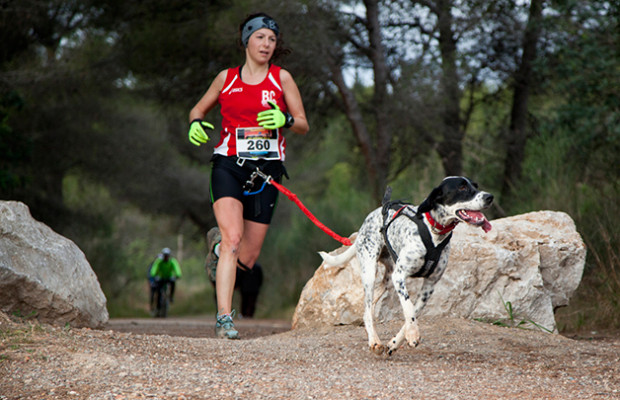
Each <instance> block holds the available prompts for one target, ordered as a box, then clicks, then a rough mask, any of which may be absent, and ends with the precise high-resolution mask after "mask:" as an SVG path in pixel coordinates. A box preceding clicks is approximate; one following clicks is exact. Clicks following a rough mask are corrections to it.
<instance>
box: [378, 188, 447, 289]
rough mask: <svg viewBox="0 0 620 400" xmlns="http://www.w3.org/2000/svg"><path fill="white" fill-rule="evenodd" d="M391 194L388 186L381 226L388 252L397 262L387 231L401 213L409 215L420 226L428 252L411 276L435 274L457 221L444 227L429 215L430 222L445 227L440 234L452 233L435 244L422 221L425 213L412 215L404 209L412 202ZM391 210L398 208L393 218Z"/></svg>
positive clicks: (419, 229) (423, 276)
mask: <svg viewBox="0 0 620 400" xmlns="http://www.w3.org/2000/svg"><path fill="white" fill-rule="evenodd" d="M391 196H392V188H390V187H388V188H387V189H386V191H385V195H384V197H383V208H382V214H383V226H382V227H381V233H382V234H383V239H384V241H385V246H386V247H387V249H388V252H389V253H390V255H391V256H392V260H394V262H396V261H397V260H398V255H397V254H396V252H395V251H394V248H393V247H392V245H391V244H390V241H389V240H388V235H387V231H388V228H389V227H390V225H391V224H392V222H394V221H395V220H396V218H398V217H399V216H401V215H405V216H407V218H409V219H410V220H411V221H413V222H415V224H416V225H417V226H418V232H419V233H420V238H421V239H422V243H424V247H426V254H425V255H424V265H423V266H422V268H421V269H420V270H419V271H418V272H416V273H415V274H413V275H410V276H411V277H412V278H428V277H429V276H431V275H432V274H433V272H435V268H436V267H437V264H438V263H439V258H440V257H441V253H442V252H443V249H444V248H445V247H446V245H447V244H448V243H450V239H451V238H452V232H451V231H452V229H454V227H455V226H456V223H454V224H452V225H448V226H445V227H444V226H443V225H439V224H437V223H436V222H435V221H434V220H433V219H432V217H430V215H427V218H429V217H430V219H429V222H430V223H431V224H433V226H435V227H437V225H439V226H440V227H441V228H443V229H442V230H441V232H439V233H440V234H442V235H444V234H446V233H448V232H450V234H449V235H448V236H447V237H446V238H445V239H444V240H443V241H442V242H441V243H439V245H437V246H435V245H434V244H433V240H432V239H431V234H430V232H429V229H428V227H427V226H426V224H424V221H422V217H423V216H424V214H420V213H417V212H416V214H415V215H413V216H412V215H410V214H407V213H403V211H404V210H406V209H407V207H409V206H411V204H410V203H405V202H402V201H399V200H395V201H391V200H390V197H391ZM389 210H396V212H395V213H394V215H392V218H389V216H388V213H389ZM426 214H428V213H426Z"/></svg>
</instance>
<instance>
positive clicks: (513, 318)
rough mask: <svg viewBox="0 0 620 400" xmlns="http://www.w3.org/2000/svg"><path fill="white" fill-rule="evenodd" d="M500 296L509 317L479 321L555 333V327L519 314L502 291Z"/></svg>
mask: <svg viewBox="0 0 620 400" xmlns="http://www.w3.org/2000/svg"><path fill="white" fill-rule="evenodd" d="M499 297H500V299H501V301H502V304H503V305H504V309H505V310H506V314H507V318H500V319H498V320H491V321H487V320H484V319H477V320H478V321H481V322H490V323H491V324H493V325H497V326H503V327H508V328H518V329H526V330H531V329H538V330H541V331H545V332H547V333H553V329H549V328H546V327H544V326H542V325H540V324H538V323H536V322H534V321H532V320H531V319H530V318H527V317H525V318H524V317H522V316H520V315H518V314H517V313H516V312H515V310H514V308H513V306H512V302H510V301H505V300H504V297H503V296H502V295H501V293H500V294H499ZM532 327H534V328H532Z"/></svg>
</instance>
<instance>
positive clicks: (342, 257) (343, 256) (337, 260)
mask: <svg viewBox="0 0 620 400" xmlns="http://www.w3.org/2000/svg"><path fill="white" fill-rule="evenodd" d="M319 254H320V255H321V257H323V260H325V263H326V264H328V265H330V266H332V267H335V266H337V265H342V264H344V263H346V262H348V261H349V260H350V259H352V258H353V257H354V256H355V243H353V245H351V246H348V247H347V249H346V250H345V251H343V252H342V253H340V254H336V255H334V256H332V255H331V254H327V253H326V252H324V251H319Z"/></svg>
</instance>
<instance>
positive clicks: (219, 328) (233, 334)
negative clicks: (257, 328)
mask: <svg viewBox="0 0 620 400" xmlns="http://www.w3.org/2000/svg"><path fill="white" fill-rule="evenodd" d="M234 316H235V310H232V312H231V313H230V314H224V315H220V314H219V313H218V314H217V321H216V322H215V336H216V337H218V338H221V339H239V332H237V330H236V329H235V324H234V323H233V317H234Z"/></svg>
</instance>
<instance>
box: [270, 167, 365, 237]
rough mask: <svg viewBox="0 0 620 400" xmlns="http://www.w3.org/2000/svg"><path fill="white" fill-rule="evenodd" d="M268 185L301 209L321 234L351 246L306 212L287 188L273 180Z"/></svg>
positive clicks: (299, 201) (304, 207)
mask: <svg viewBox="0 0 620 400" xmlns="http://www.w3.org/2000/svg"><path fill="white" fill-rule="evenodd" d="M269 183H270V184H272V185H273V186H275V187H276V189H278V190H279V191H280V192H282V194H284V195H286V197H288V198H289V200H291V201H293V202H294V203H295V204H297V207H299V208H300V209H301V211H303V213H304V214H306V216H307V217H308V218H309V219H310V221H312V222H314V224H315V225H316V226H318V227H319V228H321V229H322V230H323V232H325V233H327V234H328V235H329V236H331V237H332V238H334V239H336V240H337V241H339V242H340V243H342V244H344V245H345V246H351V245H352V244H353V243H351V240H350V239H349V238H345V237H342V236H340V235H338V234H337V233H335V232H334V231H332V230H331V229H329V228H328V227H327V226H325V225H324V224H323V223H322V222H321V221H319V220H318V219H317V218H316V217H315V216H314V215H313V214H312V213H311V212H310V210H308V209H307V208H306V206H304V205H303V203H302V202H301V200H299V198H298V197H297V195H296V194H295V193H293V192H291V191H290V190H288V189H287V188H285V187H284V186H282V185H281V184H279V183H278V182H276V181H275V180H273V179H270V180H269Z"/></svg>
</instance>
